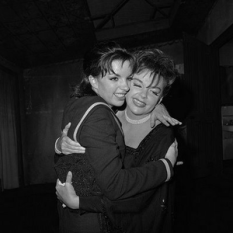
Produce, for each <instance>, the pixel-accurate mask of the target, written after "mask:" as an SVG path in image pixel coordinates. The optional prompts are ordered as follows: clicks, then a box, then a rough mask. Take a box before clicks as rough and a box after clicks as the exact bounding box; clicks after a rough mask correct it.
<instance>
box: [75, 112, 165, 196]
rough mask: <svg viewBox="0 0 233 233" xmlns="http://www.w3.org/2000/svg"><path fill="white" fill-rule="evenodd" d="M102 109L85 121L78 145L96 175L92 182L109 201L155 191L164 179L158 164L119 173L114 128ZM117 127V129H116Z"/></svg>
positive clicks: (163, 173) (159, 163) (118, 152)
mask: <svg viewBox="0 0 233 233" xmlns="http://www.w3.org/2000/svg"><path fill="white" fill-rule="evenodd" d="M112 118H113V116H112V115H111V112H110V111H109V110H108V109H106V108H103V107H102V108H97V109H96V110H95V111H93V113H92V114H90V116H89V117H88V118H87V120H86V121H85V124H83V126H82V129H81V134H80V137H79V138H78V141H80V144H81V145H82V146H83V147H85V148H86V156H87V158H88V160H89V162H90V164H91V166H92V167H93V169H94V171H95V174H96V182H97V184H98V185H99V187H100V188H101V190H102V193H103V195H104V196H105V197H106V198H108V199H109V200H117V199H124V198H128V197H131V196H134V195H135V194H138V193H141V192H144V191H147V190H150V189H152V188H155V187H157V186H158V185H160V184H161V183H163V182H164V181H165V180H166V179H167V171H166V167H165V166H164V163H163V162H162V161H156V162H153V163H148V164H146V165H144V166H142V167H135V168H130V169H123V164H122V159H121V154H120V151H119V145H118V144H117V143H116V125H114V123H113V122H114V121H115V119H114V121H113V120H111V119H112ZM117 127H118V126H117Z"/></svg>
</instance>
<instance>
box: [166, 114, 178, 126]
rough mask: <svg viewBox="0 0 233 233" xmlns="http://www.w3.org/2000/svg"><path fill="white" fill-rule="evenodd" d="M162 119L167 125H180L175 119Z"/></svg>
mask: <svg viewBox="0 0 233 233" xmlns="http://www.w3.org/2000/svg"><path fill="white" fill-rule="evenodd" d="M163 117H164V120H166V121H167V122H168V124H170V125H173V126H174V125H181V124H182V122H180V121H178V120H177V119H175V118H172V117H169V116H163Z"/></svg>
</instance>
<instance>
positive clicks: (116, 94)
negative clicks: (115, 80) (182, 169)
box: [115, 93, 126, 99]
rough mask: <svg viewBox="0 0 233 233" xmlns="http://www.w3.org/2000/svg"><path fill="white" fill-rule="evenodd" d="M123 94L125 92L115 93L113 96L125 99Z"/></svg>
mask: <svg viewBox="0 0 233 233" xmlns="http://www.w3.org/2000/svg"><path fill="white" fill-rule="evenodd" d="M125 95H126V93H115V96H116V97H117V98H118V99H125Z"/></svg>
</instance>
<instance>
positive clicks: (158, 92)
mask: <svg viewBox="0 0 233 233" xmlns="http://www.w3.org/2000/svg"><path fill="white" fill-rule="evenodd" d="M151 92H152V93H153V94H154V95H156V96H159V94H160V91H155V90H151Z"/></svg>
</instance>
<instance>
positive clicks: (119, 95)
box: [115, 93, 125, 97]
mask: <svg viewBox="0 0 233 233" xmlns="http://www.w3.org/2000/svg"><path fill="white" fill-rule="evenodd" d="M115 95H116V96H118V97H124V96H125V94H119V93H118V94H115Z"/></svg>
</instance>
